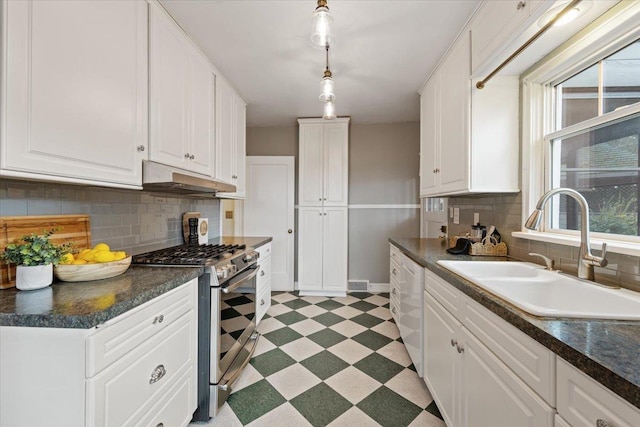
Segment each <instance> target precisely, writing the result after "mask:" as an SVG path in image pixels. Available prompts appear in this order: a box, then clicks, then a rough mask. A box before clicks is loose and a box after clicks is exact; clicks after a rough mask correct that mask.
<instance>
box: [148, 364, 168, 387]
mask: <svg viewBox="0 0 640 427" xmlns="http://www.w3.org/2000/svg"><path fill="white" fill-rule="evenodd" d="M166 373H167V370H166V369H164V365H158V366H157V367H156V369H154V370H153V372H151V378H149V384H154V383H157V382H158V381H160V380H161V379H162V377H164V376H165V375H166Z"/></svg>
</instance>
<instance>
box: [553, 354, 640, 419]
mask: <svg viewBox="0 0 640 427" xmlns="http://www.w3.org/2000/svg"><path fill="white" fill-rule="evenodd" d="M557 360H558V413H559V414H560V415H561V416H562V418H564V419H565V420H566V421H567V423H569V424H570V425H572V426H573V427H593V426H595V425H596V423H597V421H598V420H602V421H604V422H605V423H606V424H604V425H607V426H611V427H633V426H640V410H639V409H638V408H636V407H634V406H632V405H631V404H629V403H628V402H626V401H625V400H624V399H622V398H621V397H619V396H617V395H616V394H615V393H613V392H612V391H611V390H609V389H607V388H606V387H604V386H602V385H601V384H599V383H597V382H596V381H594V380H593V379H591V378H589V377H588V376H587V375H585V374H583V373H582V372H580V371H579V370H578V369H576V368H575V367H573V366H571V365H570V364H569V363H567V362H566V361H564V360H562V359H560V358H558V359H557Z"/></svg>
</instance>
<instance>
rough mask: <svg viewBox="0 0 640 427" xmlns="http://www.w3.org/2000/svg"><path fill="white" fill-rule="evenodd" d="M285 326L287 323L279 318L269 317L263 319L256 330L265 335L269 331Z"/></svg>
mask: <svg viewBox="0 0 640 427" xmlns="http://www.w3.org/2000/svg"><path fill="white" fill-rule="evenodd" d="M285 326H287V325H285V324H284V323H282V322H281V321H279V320H278V319H276V318H274V317H269V318H268V319H262V320H261V321H260V323H259V324H258V327H257V328H256V330H257V331H258V332H260V333H261V334H263V335H264V334H267V333H269V332H272V331H275V330H276V329H280V328H284V327H285Z"/></svg>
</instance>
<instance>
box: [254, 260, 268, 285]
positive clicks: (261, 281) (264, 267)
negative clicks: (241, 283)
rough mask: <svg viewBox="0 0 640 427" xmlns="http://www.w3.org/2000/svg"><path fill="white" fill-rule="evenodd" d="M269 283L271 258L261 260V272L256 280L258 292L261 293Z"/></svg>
mask: <svg viewBox="0 0 640 427" xmlns="http://www.w3.org/2000/svg"><path fill="white" fill-rule="evenodd" d="M267 283H271V259H269V260H267V261H261V262H260V272H259V273H258V278H257V281H256V292H257V293H260V292H262V290H263V289H264V287H265V285H266V284H267Z"/></svg>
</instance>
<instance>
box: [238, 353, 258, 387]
mask: <svg viewBox="0 0 640 427" xmlns="http://www.w3.org/2000/svg"><path fill="white" fill-rule="evenodd" d="M254 354H255V353H254ZM262 378H263V376H262V375H261V374H260V372H258V371H257V370H256V369H255V368H254V367H253V366H252V365H251V363H249V364H247V366H245V367H244V369H243V370H242V373H241V374H240V376H239V377H238V380H237V381H236V382H235V384H233V393H235V392H237V391H240V390H242V389H243V388H245V387H247V386H250V385H251V384H253V383H257V382H258V381H260V380H261V379H262Z"/></svg>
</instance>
